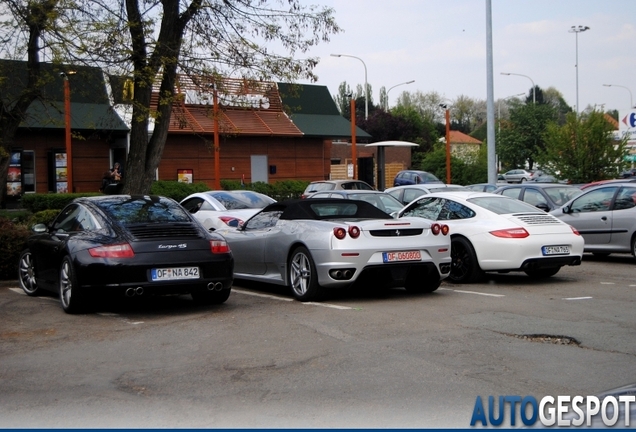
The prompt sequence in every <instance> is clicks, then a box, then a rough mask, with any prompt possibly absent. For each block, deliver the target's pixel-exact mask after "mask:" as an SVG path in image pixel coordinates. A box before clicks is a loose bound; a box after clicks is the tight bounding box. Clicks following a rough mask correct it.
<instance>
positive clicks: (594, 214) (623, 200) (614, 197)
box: [550, 183, 636, 257]
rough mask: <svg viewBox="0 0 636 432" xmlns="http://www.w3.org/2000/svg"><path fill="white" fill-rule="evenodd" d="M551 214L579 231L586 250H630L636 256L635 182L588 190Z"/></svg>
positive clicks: (606, 185) (601, 186)
mask: <svg viewBox="0 0 636 432" xmlns="http://www.w3.org/2000/svg"><path fill="white" fill-rule="evenodd" d="M550 214H552V215H554V216H556V217H557V218H559V219H560V220H562V221H563V222H565V223H568V224H570V225H572V226H573V227H574V228H576V229H577V230H578V231H579V232H580V233H581V235H582V236H583V238H584V239H585V251H586V252H592V253H594V254H595V255H609V254H610V253H631V254H632V255H634V256H635V257H636V183H611V184H603V185H600V186H596V187H594V188H590V189H587V190H585V191H584V192H583V193H582V194H581V195H579V196H577V197H576V198H574V199H572V200H570V201H568V202H567V203H565V204H564V205H563V206H561V207H559V208H557V209H555V210H553V211H551V212H550Z"/></svg>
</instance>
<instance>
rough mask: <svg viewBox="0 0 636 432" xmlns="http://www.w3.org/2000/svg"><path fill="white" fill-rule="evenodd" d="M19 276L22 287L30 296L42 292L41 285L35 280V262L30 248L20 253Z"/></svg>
mask: <svg viewBox="0 0 636 432" xmlns="http://www.w3.org/2000/svg"><path fill="white" fill-rule="evenodd" d="M18 278H19V280H20V288H22V291H24V292H25V294H26V295H28V296H38V295H40V294H41V293H42V290H41V289H40V287H38V284H37V282H36V280H35V262H34V260H33V254H32V253H31V251H30V250H29V249H26V250H24V251H23V252H22V253H21V254H20V260H19V261H18Z"/></svg>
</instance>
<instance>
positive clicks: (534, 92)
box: [501, 72, 537, 105]
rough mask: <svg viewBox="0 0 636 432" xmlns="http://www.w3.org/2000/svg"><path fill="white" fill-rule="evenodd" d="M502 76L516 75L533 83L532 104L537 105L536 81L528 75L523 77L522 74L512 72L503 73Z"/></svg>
mask: <svg viewBox="0 0 636 432" xmlns="http://www.w3.org/2000/svg"><path fill="white" fill-rule="evenodd" d="M501 74H502V75H516V76H520V77H524V78H528V79H529V80H530V82H531V83H532V104H533V105H535V104H536V103H537V96H536V87H535V85H534V81H533V80H532V78H530V77H529V76H528V75H521V74H518V73H512V72H502V73H501ZM524 94H525V93H524Z"/></svg>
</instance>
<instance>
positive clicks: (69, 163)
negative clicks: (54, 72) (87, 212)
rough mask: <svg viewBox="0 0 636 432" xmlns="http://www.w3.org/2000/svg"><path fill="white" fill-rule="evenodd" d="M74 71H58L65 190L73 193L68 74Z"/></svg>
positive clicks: (72, 73)
mask: <svg viewBox="0 0 636 432" xmlns="http://www.w3.org/2000/svg"><path fill="white" fill-rule="evenodd" d="M69 75H75V71H68V72H60V76H61V77H62V79H63V80H64V129H65V139H64V142H65V146H66V192H67V193H73V148H72V146H71V85H70V84H69V82H68V76H69Z"/></svg>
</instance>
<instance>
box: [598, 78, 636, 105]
mask: <svg viewBox="0 0 636 432" xmlns="http://www.w3.org/2000/svg"><path fill="white" fill-rule="evenodd" d="M603 85H604V86H605V87H620V88H624V89H626V90H627V91H628V92H629V109H632V108H634V100H633V99H632V91H631V90H630V89H629V87H625V86H622V85H618V84H603Z"/></svg>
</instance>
